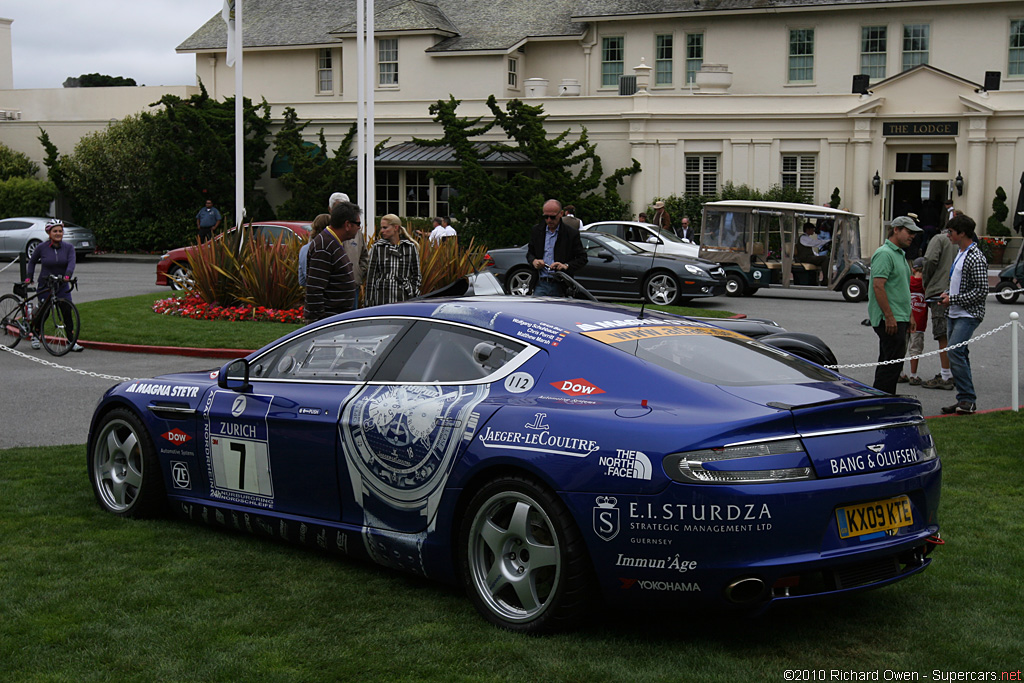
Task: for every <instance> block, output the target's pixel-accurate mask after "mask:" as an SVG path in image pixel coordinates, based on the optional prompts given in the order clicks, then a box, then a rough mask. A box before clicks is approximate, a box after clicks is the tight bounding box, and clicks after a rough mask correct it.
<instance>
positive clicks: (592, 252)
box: [580, 235, 608, 258]
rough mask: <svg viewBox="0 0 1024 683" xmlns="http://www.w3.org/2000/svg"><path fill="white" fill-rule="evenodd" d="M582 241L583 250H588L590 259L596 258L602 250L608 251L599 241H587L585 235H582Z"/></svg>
mask: <svg viewBox="0 0 1024 683" xmlns="http://www.w3.org/2000/svg"><path fill="white" fill-rule="evenodd" d="M580 239H582V240H583V248H584V249H586V250H587V257H589V258H596V257H597V252H599V251H601V250H604V251H608V250H607V249H605V247H604V245H603V244H601V243H600V242H598V241H597V240H591V239H587V238H586V236H584V235H580Z"/></svg>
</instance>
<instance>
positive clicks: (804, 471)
mask: <svg viewBox="0 0 1024 683" xmlns="http://www.w3.org/2000/svg"><path fill="white" fill-rule="evenodd" d="M778 456H781V457H778ZM785 456H791V457H789V458H786V457H785ZM792 456H795V457H792ZM758 459H761V460H762V462H758ZM769 460H770V461H773V462H769ZM787 460H788V462H787ZM805 461H806V454H805V451H804V445H803V443H801V442H800V439H796V438H794V439H782V440H779V441H764V442H761V443H751V444H742V445H739V446H726V447H724V448H706V449H702V450H699V451H689V452H686V453H672V454H670V455H666V456H665V459H664V461H663V464H664V466H665V473H666V474H667V475H668V476H669V477H670V478H671V479H673V480H675V481H678V482H682V483H684V484H767V483H775V482H780V481H801V480H804V479H815V478H816V477H815V474H814V469H813V468H812V467H811V466H810V463H809V462H808V463H807V464H806V465H799V466H796V467H793V466H786V465H794V464H796V463H797V462H805Z"/></svg>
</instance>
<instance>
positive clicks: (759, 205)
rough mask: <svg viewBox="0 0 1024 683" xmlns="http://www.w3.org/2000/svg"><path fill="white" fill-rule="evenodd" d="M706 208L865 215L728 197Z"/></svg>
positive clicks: (826, 208) (802, 205)
mask: <svg viewBox="0 0 1024 683" xmlns="http://www.w3.org/2000/svg"><path fill="white" fill-rule="evenodd" d="M704 208H706V209H707V208H710V209H720V210H721V209H763V210H766V211H792V212H794V213H799V214H805V213H806V214H812V215H818V214H828V215H830V216H863V214H859V213H851V212H849V211H843V210H842V209H833V208H830V207H828V206H819V205H817V204H796V203H794V202H763V201H754V200H744V199H726V200H724V201H720V202H708V203H707V204H705V205H704Z"/></svg>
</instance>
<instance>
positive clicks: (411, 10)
mask: <svg viewBox="0 0 1024 683" xmlns="http://www.w3.org/2000/svg"><path fill="white" fill-rule="evenodd" d="M578 4H579V2H578V0H545V2H543V3H534V2H524V0H377V2H376V6H375V11H374V29H375V32H376V33H377V34H381V33H390V32H402V31H407V32H417V33H422V32H432V33H436V34H437V35H438V37H439V38H441V40H440V41H439V42H438V44H436V45H434V46H432V47H431V48H430V51H431V52H459V51H481V50H484V51H502V50H511V49H514V48H515V47H517V46H518V45H519V44H521V43H522V42H523V41H524V40H526V39H528V38H531V37H546V36H563V37H579V36H582V35H583V33H584V32H585V31H586V28H587V27H586V24H582V23H577V22H573V21H572V14H573V10H574V9H575V8H576V6H577V5H578ZM243 10H244V11H243V12H242V29H243V30H242V39H243V41H244V43H245V47H246V48H257V47H291V46H304V45H329V44H333V43H337V42H338V39H339V38H342V37H345V36H346V35H350V34H354V33H355V30H356V13H355V3H354V2H351V1H347V2H326V1H325V0H291V1H290V2H281V0H246V2H245V5H244V7H243ZM226 44H227V31H226V29H225V26H224V22H223V20H222V19H221V16H220V14H219V13H218V14H216V15H215V16H213V17H212V18H210V20H209V21H207V22H206V23H205V24H203V25H202V26H201V27H200V28H199V29H198V30H196V32H195V33H193V34H192V35H191V36H189V37H188V38H187V39H186V40H185V41H184V42H183V43H181V45H179V46H178V48H177V49H178V51H179V52H199V51H205V50H224V49H225V48H226Z"/></svg>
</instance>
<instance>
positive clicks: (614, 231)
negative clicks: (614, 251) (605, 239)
mask: <svg viewBox="0 0 1024 683" xmlns="http://www.w3.org/2000/svg"><path fill="white" fill-rule="evenodd" d="M620 227H621V226H619V225H617V224H614V223H608V224H605V225H597V226H594V229H595V230H597V231H598V232H603V233H606V234H608V235H618V234H619V232H621V231H620V230H619V228H620Z"/></svg>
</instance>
